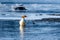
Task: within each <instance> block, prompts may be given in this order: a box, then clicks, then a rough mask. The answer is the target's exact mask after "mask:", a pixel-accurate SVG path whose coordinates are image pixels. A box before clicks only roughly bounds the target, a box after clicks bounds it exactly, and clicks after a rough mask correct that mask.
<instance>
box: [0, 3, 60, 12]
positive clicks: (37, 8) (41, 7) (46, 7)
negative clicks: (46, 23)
mask: <svg viewBox="0 0 60 40" xmlns="http://www.w3.org/2000/svg"><path fill="white" fill-rule="evenodd" d="M17 5H20V4H17ZM23 5H24V6H25V7H26V8H27V11H25V12H36V13H40V12H42V13H60V5H59V4H58V5H57V4H23ZM12 6H16V4H1V3H0V12H1V11H5V12H13V10H12V9H13V8H12ZM15 12H16V11H15ZM19 12H21V11H19ZM22 12H23V11H22Z"/></svg>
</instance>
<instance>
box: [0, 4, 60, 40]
mask: <svg viewBox="0 0 60 40" xmlns="http://www.w3.org/2000/svg"><path fill="white" fill-rule="evenodd" d="M14 5H16V4H0V17H19V15H21V14H22V13H23V15H24V14H25V15H28V14H30V13H32V14H42V13H43V14H54V13H56V14H58V13H60V4H24V6H25V7H26V8H27V9H28V10H27V11H26V12H13V11H12V8H11V6H14ZM5 14H6V15H5ZM7 15H8V16H7ZM19 28H20V25H19V20H0V40H60V22H53V21H52V22H51V21H42V22H41V21H34V23H33V21H32V20H26V26H25V28H24V35H23V37H21V33H20V32H21V31H20V29H19ZM22 38H23V39H22Z"/></svg>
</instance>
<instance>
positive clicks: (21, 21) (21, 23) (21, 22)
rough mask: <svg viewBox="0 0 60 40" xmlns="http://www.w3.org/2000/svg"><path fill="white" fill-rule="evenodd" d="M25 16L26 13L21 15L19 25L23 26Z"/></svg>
mask: <svg viewBox="0 0 60 40" xmlns="http://www.w3.org/2000/svg"><path fill="white" fill-rule="evenodd" d="M25 17H27V16H26V15H24V16H22V19H21V20H20V22H19V24H20V26H25Z"/></svg>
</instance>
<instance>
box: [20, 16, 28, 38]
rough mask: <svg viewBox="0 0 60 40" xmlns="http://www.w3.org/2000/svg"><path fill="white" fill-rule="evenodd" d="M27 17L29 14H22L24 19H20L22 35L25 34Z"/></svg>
mask: <svg viewBox="0 0 60 40" xmlns="http://www.w3.org/2000/svg"><path fill="white" fill-rule="evenodd" d="M25 17H27V16H26V15H24V16H22V19H21V20H20V21H19V24H20V33H21V36H22V37H23V35H24V26H25Z"/></svg>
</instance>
